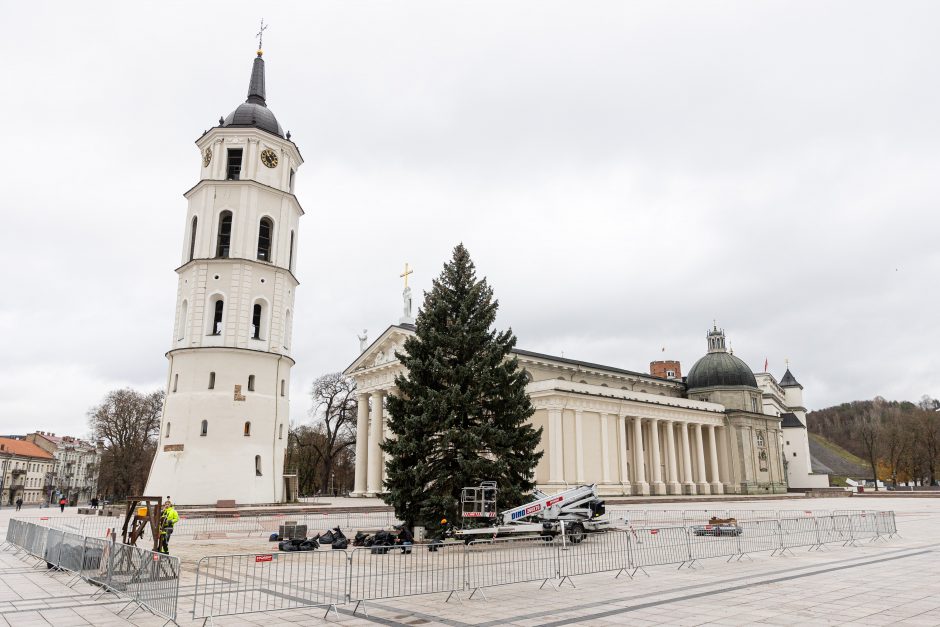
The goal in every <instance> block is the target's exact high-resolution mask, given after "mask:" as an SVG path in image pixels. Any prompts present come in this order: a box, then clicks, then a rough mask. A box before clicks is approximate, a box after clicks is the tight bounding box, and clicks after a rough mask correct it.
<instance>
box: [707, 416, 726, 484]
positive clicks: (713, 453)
mask: <svg viewBox="0 0 940 627" xmlns="http://www.w3.org/2000/svg"><path fill="white" fill-rule="evenodd" d="M708 458H709V462H710V464H709V466H710V468H709V470H710V471H711V479H712V480H711V489H712V494H724V486H723V485H722V484H721V478H720V477H719V473H718V446H717V443H716V442H715V425H708Z"/></svg>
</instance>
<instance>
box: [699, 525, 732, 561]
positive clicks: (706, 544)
mask: <svg viewBox="0 0 940 627" xmlns="http://www.w3.org/2000/svg"><path fill="white" fill-rule="evenodd" d="M688 531H689V551H690V554H691V556H692V559H695V560H701V559H708V558H712V557H730V556H732V555H736V554H737V553H738V551H739V548H740V542H739V541H738V534H739V533H740V530H739V529H733V528H729V527H724V528H722V527H719V526H717V525H698V526H695V527H689V530H688Z"/></svg>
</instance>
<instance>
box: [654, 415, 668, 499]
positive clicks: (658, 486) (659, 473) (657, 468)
mask: <svg viewBox="0 0 940 627" xmlns="http://www.w3.org/2000/svg"><path fill="white" fill-rule="evenodd" d="M659 454H660V451H659V420H658V419H656V418H653V419H651V420H650V465H651V466H652V467H653V482H652V483H651V484H650V491H651V492H652V493H653V494H665V493H666V484H665V483H663V469H662V466H661V465H660V459H659Z"/></svg>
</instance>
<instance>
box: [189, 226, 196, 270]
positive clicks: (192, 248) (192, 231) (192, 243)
mask: <svg viewBox="0 0 940 627" xmlns="http://www.w3.org/2000/svg"><path fill="white" fill-rule="evenodd" d="M196 222H197V221H196V216H193V223H192V226H191V227H189V260H190V261H192V260H193V257H194V256H195V254H196Z"/></svg>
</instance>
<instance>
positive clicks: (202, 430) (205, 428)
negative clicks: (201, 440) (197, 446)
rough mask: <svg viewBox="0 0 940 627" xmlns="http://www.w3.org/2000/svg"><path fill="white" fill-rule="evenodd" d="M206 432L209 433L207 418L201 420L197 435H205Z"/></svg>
mask: <svg viewBox="0 0 940 627" xmlns="http://www.w3.org/2000/svg"><path fill="white" fill-rule="evenodd" d="M208 433H209V421H208V420H203V421H202V426H201V427H200V430H199V435H201V436H205V435H207V434H208Z"/></svg>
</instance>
